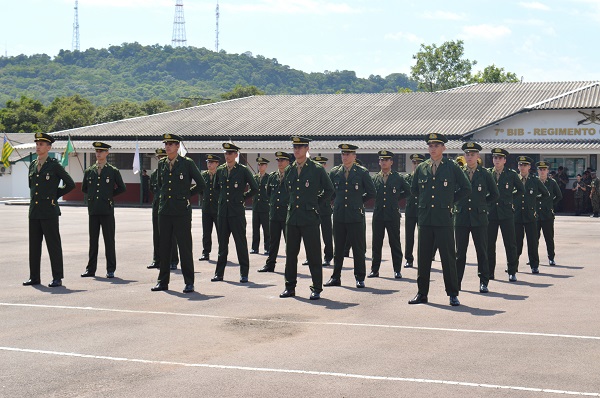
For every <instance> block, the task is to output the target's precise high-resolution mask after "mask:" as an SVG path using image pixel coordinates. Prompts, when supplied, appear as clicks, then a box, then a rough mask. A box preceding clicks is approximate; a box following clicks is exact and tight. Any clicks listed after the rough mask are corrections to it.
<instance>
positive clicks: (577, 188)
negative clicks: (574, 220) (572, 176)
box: [572, 174, 587, 216]
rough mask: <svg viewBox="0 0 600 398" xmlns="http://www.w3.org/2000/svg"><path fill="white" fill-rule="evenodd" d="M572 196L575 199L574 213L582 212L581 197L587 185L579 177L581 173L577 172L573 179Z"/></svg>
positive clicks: (579, 213)
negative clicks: (575, 177)
mask: <svg viewBox="0 0 600 398" xmlns="http://www.w3.org/2000/svg"><path fill="white" fill-rule="evenodd" d="M572 190H573V198H574V199H575V215H576V216H579V215H581V213H582V212H583V210H584V209H583V197H584V196H585V194H586V191H587V187H586V186H585V183H584V182H583V180H582V179H581V174H577V179H576V180H575V181H573V188H572Z"/></svg>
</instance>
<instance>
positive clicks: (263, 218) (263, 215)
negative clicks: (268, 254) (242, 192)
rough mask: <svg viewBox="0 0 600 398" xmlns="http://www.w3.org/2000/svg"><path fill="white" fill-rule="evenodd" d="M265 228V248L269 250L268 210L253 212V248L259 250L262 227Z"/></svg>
mask: <svg viewBox="0 0 600 398" xmlns="http://www.w3.org/2000/svg"><path fill="white" fill-rule="evenodd" d="M261 227H262V229H263V238H264V245H263V246H264V248H265V251H267V250H269V242H270V241H271V238H270V236H269V213H268V212H257V211H253V212H252V250H256V251H258V247H259V246H260V228H261Z"/></svg>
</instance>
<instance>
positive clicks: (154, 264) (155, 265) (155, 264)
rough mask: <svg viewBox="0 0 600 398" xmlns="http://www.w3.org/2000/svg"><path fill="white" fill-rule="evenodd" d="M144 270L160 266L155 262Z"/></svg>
mask: <svg viewBox="0 0 600 398" xmlns="http://www.w3.org/2000/svg"><path fill="white" fill-rule="evenodd" d="M146 268H148V269H153V268H160V264H159V263H157V262H156V261H152V264H150V265H149V266H147V267H146Z"/></svg>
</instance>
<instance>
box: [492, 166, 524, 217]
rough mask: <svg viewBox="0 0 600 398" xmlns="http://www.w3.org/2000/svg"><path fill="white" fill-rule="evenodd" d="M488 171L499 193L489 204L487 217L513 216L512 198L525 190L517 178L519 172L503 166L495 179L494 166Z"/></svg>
mask: <svg viewBox="0 0 600 398" xmlns="http://www.w3.org/2000/svg"><path fill="white" fill-rule="evenodd" d="M488 171H489V172H490V174H491V175H492V179H493V180H494V181H495V182H496V186H497V187H498V193H499V194H500V196H499V197H498V200H496V202H493V203H491V204H490V206H489V210H490V213H489V215H488V219H489V220H498V221H501V220H507V219H510V218H514V215H515V211H514V205H513V198H514V197H515V196H517V195H519V194H522V193H523V192H525V188H524V187H523V184H522V183H521V180H520V179H519V174H517V172H515V171H514V170H512V169H509V168H507V167H505V168H504V169H503V170H502V173H501V174H500V178H499V179H498V181H496V177H495V175H496V173H495V172H494V168H493V167H492V168H489V169H488Z"/></svg>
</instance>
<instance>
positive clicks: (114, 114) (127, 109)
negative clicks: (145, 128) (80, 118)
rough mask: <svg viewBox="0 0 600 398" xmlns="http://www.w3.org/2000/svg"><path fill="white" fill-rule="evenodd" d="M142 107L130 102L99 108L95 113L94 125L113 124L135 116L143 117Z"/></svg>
mask: <svg viewBox="0 0 600 398" xmlns="http://www.w3.org/2000/svg"><path fill="white" fill-rule="evenodd" d="M144 115H145V113H144V111H143V110H142V107H141V106H139V105H138V104H136V103H134V102H130V101H121V102H115V103H112V104H110V105H109V106H106V107H100V108H98V110H97V111H96V123H107V122H114V121H117V120H123V119H129V118H132V117H136V116H144Z"/></svg>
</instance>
